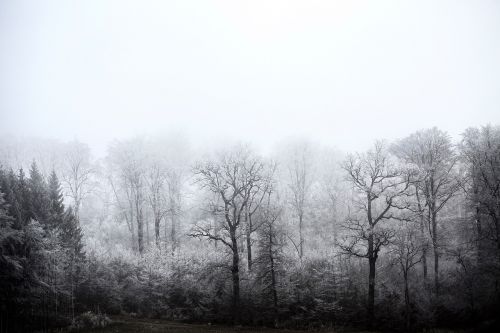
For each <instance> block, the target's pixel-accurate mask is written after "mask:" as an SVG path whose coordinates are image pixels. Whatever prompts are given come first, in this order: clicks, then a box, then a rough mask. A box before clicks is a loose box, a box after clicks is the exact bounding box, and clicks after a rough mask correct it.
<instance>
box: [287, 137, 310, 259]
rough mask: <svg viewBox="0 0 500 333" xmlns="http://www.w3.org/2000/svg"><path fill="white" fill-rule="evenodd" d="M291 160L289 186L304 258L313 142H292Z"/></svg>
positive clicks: (300, 255) (288, 164)
mask: <svg viewBox="0 0 500 333" xmlns="http://www.w3.org/2000/svg"><path fill="white" fill-rule="evenodd" d="M289 153H290V154H291V156H289V158H290V160H289V161H288V163H287V167H288V176H289V177H288V188H289V190H290V191H291V205H292V207H293V209H294V211H295V214H296V215H297V218H298V227H299V228H298V229H299V242H298V246H297V247H298V252H299V257H300V258H301V259H302V257H303V256H304V242H305V237H304V229H305V226H304V223H305V221H304V219H305V214H306V207H307V203H308V197H309V194H310V188H311V184H312V176H313V175H312V171H313V170H312V159H313V152H312V147H311V144H310V143H309V142H307V141H301V142H296V143H292V145H291V150H290V152H289Z"/></svg>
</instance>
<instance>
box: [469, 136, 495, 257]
mask: <svg viewBox="0 0 500 333" xmlns="http://www.w3.org/2000/svg"><path fill="white" fill-rule="evenodd" d="M460 153H461V157H462V160H463V161H464V162H465V165H466V168H467V182H466V184H465V185H466V186H465V190H466V193H467V199H468V201H469V204H470V207H471V208H472V209H473V210H474V222H475V224H476V225H475V228H476V233H477V243H478V244H477V247H478V254H479V256H478V257H479V260H483V259H485V258H484V255H485V253H484V252H485V250H486V249H485V247H486V248H487V247H488V243H490V244H491V243H493V244H495V247H496V251H497V260H498V262H500V127H498V126H496V127H493V126H485V127H482V128H480V129H478V128H469V129H467V130H466V131H465V133H464V135H463V139H462V143H461V145H460Z"/></svg>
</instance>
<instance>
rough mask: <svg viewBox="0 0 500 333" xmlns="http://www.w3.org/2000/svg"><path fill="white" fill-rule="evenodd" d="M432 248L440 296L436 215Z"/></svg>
mask: <svg viewBox="0 0 500 333" xmlns="http://www.w3.org/2000/svg"><path fill="white" fill-rule="evenodd" d="M432 247H433V250H434V289H435V290H436V295H439V249H438V244H437V221H436V214H435V213H433V214H432Z"/></svg>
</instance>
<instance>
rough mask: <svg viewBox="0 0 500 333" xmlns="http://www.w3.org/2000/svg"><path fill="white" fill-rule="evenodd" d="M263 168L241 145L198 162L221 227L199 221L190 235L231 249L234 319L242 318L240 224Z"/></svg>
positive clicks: (199, 175)
mask: <svg viewBox="0 0 500 333" xmlns="http://www.w3.org/2000/svg"><path fill="white" fill-rule="evenodd" d="M264 168H265V166H264V163H263V162H262V161H261V159H260V158H258V157H255V156H254V154H253V153H252V152H251V151H250V150H249V149H248V148H247V147H243V146H238V147H235V148H234V149H232V150H230V151H228V152H227V151H226V152H222V153H220V154H219V155H218V157H217V158H216V159H215V160H213V161H206V162H204V163H201V164H199V165H197V166H196V167H195V169H194V173H195V176H196V179H197V182H198V184H199V185H200V187H201V188H204V189H207V190H208V191H209V192H210V193H211V194H212V195H213V200H212V201H211V202H210V203H209V207H210V208H211V209H212V211H213V212H214V214H215V215H216V217H217V218H218V223H220V226H221V227H222V230H221V232H217V228H215V226H213V225H210V224H207V223H199V224H197V225H196V226H195V227H194V229H193V231H192V232H191V234H190V235H191V236H193V237H205V238H208V239H210V240H215V241H220V242H221V243H223V244H224V245H225V246H226V247H227V248H228V249H229V250H230V252H231V254H232V265H231V275H232V282H233V311H234V312H233V319H234V321H235V322H239V321H240V273H239V264H240V254H239V249H238V240H239V238H240V237H241V235H242V234H241V231H240V226H241V224H242V221H243V218H244V214H245V208H246V206H247V204H248V201H249V200H250V197H251V194H252V189H253V187H254V186H255V184H257V183H258V182H261V181H262V179H263V171H264Z"/></svg>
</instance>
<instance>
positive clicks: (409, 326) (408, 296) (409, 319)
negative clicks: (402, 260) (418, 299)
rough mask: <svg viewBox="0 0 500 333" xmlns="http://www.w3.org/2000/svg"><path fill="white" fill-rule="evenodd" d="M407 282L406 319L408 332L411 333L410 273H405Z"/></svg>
mask: <svg viewBox="0 0 500 333" xmlns="http://www.w3.org/2000/svg"><path fill="white" fill-rule="evenodd" d="M403 275H404V280H405V319H406V331H407V332H409V331H410V328H411V306H410V290H409V288H408V271H405V272H404V273H403Z"/></svg>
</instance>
